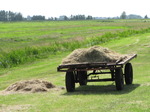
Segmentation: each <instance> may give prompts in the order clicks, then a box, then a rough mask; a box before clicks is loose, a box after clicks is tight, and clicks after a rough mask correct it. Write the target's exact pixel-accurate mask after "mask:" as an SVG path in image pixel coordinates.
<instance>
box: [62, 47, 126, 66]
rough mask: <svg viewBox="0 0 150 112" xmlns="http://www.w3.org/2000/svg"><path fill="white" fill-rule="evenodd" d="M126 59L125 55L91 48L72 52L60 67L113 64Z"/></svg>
mask: <svg viewBox="0 0 150 112" xmlns="http://www.w3.org/2000/svg"><path fill="white" fill-rule="evenodd" d="M125 58H127V56H126V55H122V54H119V53H116V52H114V51H112V50H110V49H108V48H104V47H100V46H93V47H90V48H82V49H76V50H74V51H73V52H72V53H71V54H70V55H68V56H67V57H66V58H65V59H63V61H62V65H66V64H80V63H97V62H106V63H114V62H118V61H122V60H124V59H125Z"/></svg>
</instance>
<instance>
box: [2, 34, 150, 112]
mask: <svg viewBox="0 0 150 112" xmlns="http://www.w3.org/2000/svg"><path fill="white" fill-rule="evenodd" d="M101 46H104V47H108V48H110V49H112V50H115V51H117V52H119V53H124V54H129V53H137V54H138V57H137V58H136V59H134V60H133V61H131V62H132V64H133V69H134V81H133V84H132V85H128V86H127V85H125V87H124V90H122V91H116V88H115V85H114V83H113V82H94V83H88V85H87V86H83V87H80V86H79V85H78V84H77V85H76V91H75V92H73V93H67V92H66V90H59V91H50V92H47V93H32V94H12V95H0V111H4V112H7V111H22V112H85V111H86V112H108V111H109V112H149V109H150V100H149V97H150V91H149V87H150V76H149V74H150V69H149V68H150V64H149V63H150V55H149V54H150V33H146V34H140V35H134V36H132V37H126V38H122V39H117V40H112V41H110V42H107V43H104V44H101ZM68 54H69V52H64V53H60V54H58V55H51V56H49V58H47V59H41V60H38V61H35V62H34V63H28V64H24V65H20V66H18V67H13V68H9V69H8V68H7V69H1V70H0V90H4V89H5V88H6V87H7V86H9V85H10V84H12V83H15V82H16V81H20V80H29V79H43V80H48V81H50V82H52V83H53V84H55V85H57V86H65V84H64V83H65V73H63V72H57V66H58V65H59V64H60V63H61V60H62V58H64V57H66V56H67V55H68Z"/></svg>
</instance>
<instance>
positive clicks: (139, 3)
mask: <svg viewBox="0 0 150 112" xmlns="http://www.w3.org/2000/svg"><path fill="white" fill-rule="evenodd" d="M149 2H150V1H149V0H3V1H1V2H0V10H7V11H8V10H10V11H13V12H21V13H22V14H23V16H24V17H26V16H27V15H30V16H33V15H44V16H46V17H59V16H60V15H67V16H70V15H71V14H72V15H77V14H85V15H92V16H94V17H115V16H120V15H121V13H122V12H123V11H125V12H126V14H137V15H141V16H143V17H144V16H145V15H148V16H149V17H150V6H149Z"/></svg>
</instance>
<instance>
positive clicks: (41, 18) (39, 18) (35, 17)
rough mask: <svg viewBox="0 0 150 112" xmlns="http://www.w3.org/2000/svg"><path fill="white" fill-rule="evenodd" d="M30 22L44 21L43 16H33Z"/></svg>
mask: <svg viewBox="0 0 150 112" xmlns="http://www.w3.org/2000/svg"><path fill="white" fill-rule="evenodd" d="M32 20H45V16H41V15H34V16H33V17H32Z"/></svg>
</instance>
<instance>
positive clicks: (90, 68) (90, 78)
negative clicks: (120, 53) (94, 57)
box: [57, 54, 137, 92]
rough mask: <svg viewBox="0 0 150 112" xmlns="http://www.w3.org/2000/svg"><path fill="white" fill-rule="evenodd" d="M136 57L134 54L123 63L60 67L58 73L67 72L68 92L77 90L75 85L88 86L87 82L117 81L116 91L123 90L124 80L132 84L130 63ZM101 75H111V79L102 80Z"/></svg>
mask: <svg viewBox="0 0 150 112" xmlns="http://www.w3.org/2000/svg"><path fill="white" fill-rule="evenodd" d="M136 56H137V54H132V55H130V56H129V57H128V58H126V59H124V60H123V61H117V62H115V63H105V62H101V63H99V62H97V63H82V64H68V65H59V66H58V67H57V71H59V72H66V76H65V84H66V90H67V92H73V91H74V90H75V83H79V84H80V86H82V85H87V82H99V81H115V85H116V89H117V90H122V89H123V87H124V79H125V83H126V84H127V85H129V84H132V81H133V69H132V64H131V63H130V61H131V60H132V59H133V58H135V57H136ZM122 69H124V70H122ZM101 74H110V78H100V75H101Z"/></svg>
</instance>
